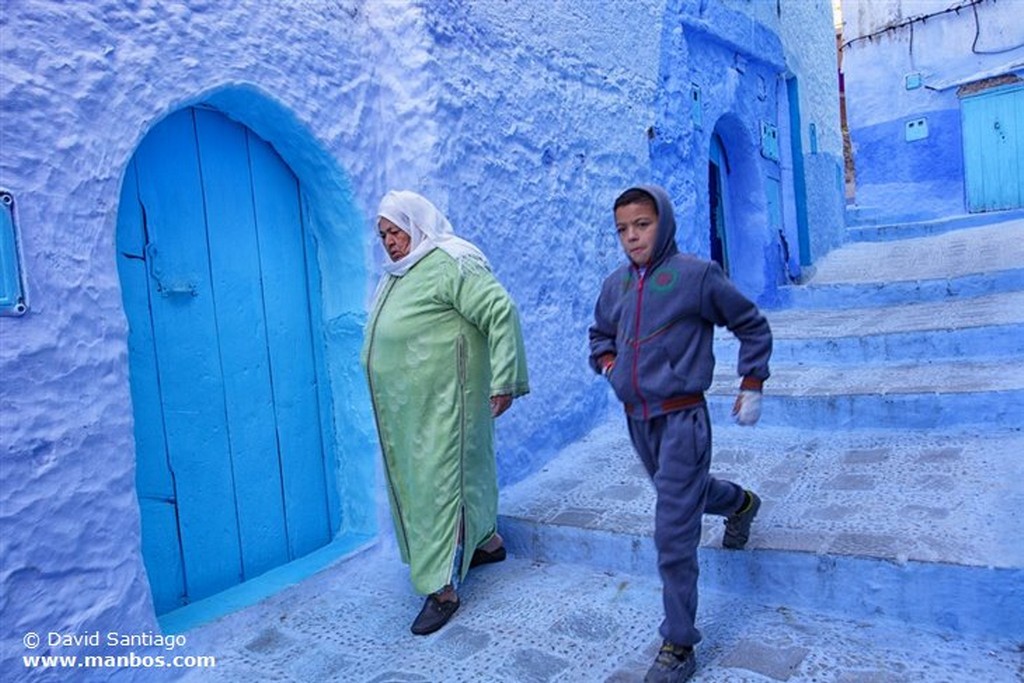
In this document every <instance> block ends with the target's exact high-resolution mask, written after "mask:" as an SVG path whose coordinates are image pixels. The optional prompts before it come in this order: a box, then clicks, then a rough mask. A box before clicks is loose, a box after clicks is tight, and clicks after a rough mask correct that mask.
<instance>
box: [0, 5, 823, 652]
mask: <svg viewBox="0 0 1024 683" xmlns="http://www.w3.org/2000/svg"><path fill="white" fill-rule="evenodd" d="M823 7H824V9H823ZM241 27H244V30H243V29H242V28H241ZM794 27H800V29H799V30H797V29H796V28H794ZM778 36H783V37H782V38H779V37H778ZM691 41H692V42H691ZM0 42H2V44H3V46H4V49H3V53H2V59H3V64H2V66H3V68H2V69H0V93H2V95H3V96H2V98H0V117H2V118H3V120H4V122H5V125H3V126H2V127H0V147H2V149H3V150H4V154H3V155H0V185H3V189H6V190H9V191H11V192H13V193H14V194H15V197H16V200H17V205H18V207H19V216H18V217H19V223H20V225H21V228H22V238H23V244H22V246H23V252H24V256H25V258H24V265H25V277H26V285H27V289H28V292H29V295H30V302H31V308H30V310H29V311H28V313H27V314H26V315H25V316H23V317H21V318H18V319H13V318H0V338H2V339H3V340H4V343H3V344H0V376H2V377H3V378H4V381H3V382H2V383H0V408H2V410H0V416H2V420H3V425H2V429H0V452H3V453H4V454H5V458H6V459H5V461H4V467H3V468H0V491H3V496H4V500H3V505H2V506H0V554H2V555H3V557H4V561H5V572H4V573H3V574H2V575H0V589H2V592H3V594H4V596H5V600H6V602H5V603H4V619H3V624H2V631H0V660H2V663H3V665H5V666H6V665H9V664H10V663H11V662H16V661H17V659H16V658H17V657H19V656H20V654H22V653H23V647H22V645H21V641H20V639H21V634H23V633H24V632H26V631H28V630H37V631H47V630H66V631H67V630H78V631H85V630H90V629H106V628H112V627H113V625H116V627H117V628H118V629H120V630H122V631H127V630H134V631H143V630H153V629H156V628H157V624H156V621H155V617H154V612H153V608H152V603H151V600H150V596H149V588H148V584H147V579H146V575H145V572H144V569H143V566H142V561H141V556H140V552H139V548H140V531H139V512H138V510H139V508H138V501H137V497H136V491H135V463H134V443H133V437H132V431H133V424H132V422H133V413H132V405H131V400H130V392H129V382H128V362H127V357H128V354H127V336H128V335H127V328H126V320H125V314H124V310H123V308H122V306H121V300H122V298H121V292H120V284H119V281H118V275H117V269H116V262H115V239H114V236H115V227H116V221H117V215H118V207H119V198H120V189H121V185H122V181H123V178H124V174H125V171H126V168H127V167H128V164H129V161H130V159H131V157H132V155H133V154H134V152H135V150H136V148H137V147H138V145H139V143H140V141H141V140H142V139H143V137H144V136H145V135H146V133H147V131H149V130H150V129H151V128H152V127H153V126H154V125H156V123H157V122H159V121H161V120H163V119H164V118H165V117H166V116H168V115H169V114H171V113H172V112H175V111H178V110H180V109H181V108H183V107H187V106H192V105H201V106H210V107H213V108H215V109H217V110H219V111H221V112H223V113H225V114H226V115H227V116H228V117H230V118H232V119H234V120H236V121H238V122H240V123H242V124H244V125H245V126H247V127H249V128H250V129H252V130H253V131H254V132H255V133H256V134H257V135H259V136H260V137H261V138H263V139H264V140H266V141H268V142H269V143H270V144H271V145H273V147H274V148H275V150H276V151H277V153H278V154H279V155H280V156H281V158H282V159H283V160H284V161H285V163H287V164H288V166H289V167H290V168H291V170H292V171H293V172H294V174H295V176H296V177H297V178H298V179H299V181H300V183H301V184H302V186H303V188H304V192H305V196H304V198H303V207H304V210H305V211H306V215H305V217H306V218H307V219H308V225H309V226H310V230H311V233H312V234H313V236H314V241H315V242H316V258H317V260H318V262H319V266H320V271H321V275H322V281H323V288H322V291H321V292H320V298H321V304H320V307H319V311H317V315H318V316H319V317H320V321H321V323H322V329H323V340H322V341H323V349H324V359H323V360H324V364H325V366H326V367H327V371H328V375H329V377H330V391H331V397H332V399H333V411H332V413H331V414H330V415H329V416H327V421H328V422H331V423H332V428H331V439H332V444H331V446H332V447H333V448H334V450H335V451H336V453H337V455H338V463H339V465H338V471H337V473H336V476H337V481H338V486H339V492H341V493H342V495H340V496H339V498H340V500H339V506H340V507H341V510H340V513H339V514H340V520H341V521H340V525H341V533H345V532H348V531H351V532H355V533H362V532H366V531H368V530H370V531H372V530H374V529H377V528H384V529H387V528H388V526H389V522H388V521H387V508H386V501H385V497H384V493H383V488H382V486H381V484H380V480H379V478H378V477H377V470H378V467H379V464H378V459H379V456H378V454H377V452H376V444H375V434H374V430H373V422H372V416H371V415H370V412H369V402H368V400H367V399H366V395H365V385H364V379H363V376H362V372H361V369H360V368H359V365H358V362H357V359H356V358H355V357H354V356H353V354H352V353H351V352H350V351H351V349H353V348H356V347H357V346H358V344H359V340H360V339H361V336H362V327H363V324H364V323H365V307H366V304H367V299H368V297H369V292H370V291H372V287H373V284H374V282H375V281H376V277H377V275H378V273H379V265H378V264H379V263H380V261H381V259H382V258H383V254H382V253H381V252H380V250H379V248H378V247H377V246H376V244H375V239H374V235H375V233H374V230H373V225H372V218H373V213H374V210H375V207H376V205H377V202H378V200H379V198H380V197H381V196H382V195H383V194H384V192H386V191H387V190H388V189H391V188H411V189H416V190H419V191H421V192H423V193H424V194H427V195H428V196H430V197H431V198H432V199H433V200H434V201H435V202H436V203H437V204H438V205H439V206H440V207H442V208H443V209H445V210H446V211H447V212H448V214H449V216H450V217H451V219H452V222H453V223H454V225H455V227H456V229H457V231H459V232H460V233H462V234H464V235H465V236H467V237H468V238H470V239H472V240H474V241H476V242H477V243H479V244H480V245H481V247H482V248H483V249H484V250H485V251H486V252H487V253H488V255H489V256H490V257H491V259H492V260H493V262H494V263H495V269H496V271H497V273H498V276H499V277H500V278H501V280H502V281H503V282H504V283H505V284H506V286H507V287H508V289H509V290H510V291H511V293H512V295H513V296H514V297H515V299H516V300H517V301H518V302H519V304H520V308H521V311H522V315H523V322H524V333H525V337H526V344H527V353H528V356H529V362H530V369H531V378H532V385H533V392H532V393H531V395H529V396H528V397H525V398H524V399H523V400H522V401H517V404H516V405H515V406H514V407H513V409H512V411H511V412H510V413H509V414H508V415H507V416H506V417H503V418H502V419H501V420H500V421H499V423H498V427H497V429H498V462H499V468H500V478H501V480H502V482H509V481H513V480H516V479H518V478H520V477H522V476H524V475H525V474H526V473H528V472H531V471H534V470H536V469H537V468H539V467H541V466H543V464H544V463H545V462H546V461H547V460H548V459H549V458H550V457H552V456H553V455H554V454H555V453H556V452H557V451H558V449H559V447H560V446H562V445H564V444H566V443H568V442H570V441H572V440H574V439H576V438H577V437H579V436H580V435H582V434H583V433H585V432H586V431H588V430H589V429H590V428H591V427H592V426H593V425H594V423H595V421H596V420H598V419H600V417H602V416H603V415H604V414H605V412H604V409H605V407H606V401H607V391H606V387H605V385H604V384H603V383H602V382H601V381H600V380H599V379H598V378H596V377H595V376H594V375H593V374H592V373H591V372H590V371H589V370H588V369H587V367H586V363H585V358H586V328H587V326H588V325H589V322H590V316H591V313H592V307H593V302H594V299H595V297H596V295H597V292H598V289H599V286H600V283H601V281H602V279H603V277H604V276H605V275H606V274H607V273H608V272H609V271H611V270H612V269H613V268H614V267H615V266H616V265H617V264H618V263H620V262H621V259H622V256H621V253H620V250H619V246H618V244H617V240H616V237H615V233H614V228H613V224H612V214H611V204H612V202H613V200H614V198H615V196H616V195H617V194H618V193H619V192H620V191H621V190H622V189H624V188H625V187H626V186H628V185H629V184H632V183H636V182H639V181H649V180H652V179H653V180H657V181H662V182H664V183H665V184H666V185H668V186H669V187H671V188H672V191H673V195H674V197H675V200H676V202H677V204H678V205H679V208H680V220H681V225H684V224H685V225H691V226H698V227H697V228H696V229H694V230H693V232H691V233H689V236H687V237H685V238H684V239H683V240H682V242H683V244H682V246H684V248H687V249H692V250H694V251H697V252H698V253H706V252H705V251H702V250H704V249H706V242H702V241H701V240H706V231H705V230H703V229H700V228H699V224H700V223H701V222H703V221H706V218H707V216H706V196H703V197H702V196H701V195H700V192H706V188H704V189H702V188H703V186H704V185H705V183H706V168H707V150H708V141H709V139H710V135H711V132H712V130H714V127H715V126H716V125H717V124H719V123H720V124H721V129H722V130H723V131H724V132H725V136H726V138H728V140H727V143H728V144H731V145H732V146H733V147H735V149H736V150H737V152H736V153H737V154H739V155H740V156H744V157H746V158H747V159H748V160H749V163H747V164H744V165H743V167H744V168H745V169H747V170H746V171H745V174H746V175H744V176H742V177H743V178H745V179H743V180H741V181H739V182H738V183H737V188H738V189H737V194H736V196H735V197H734V199H735V202H734V204H735V205H736V206H737V207H740V208H741V209H744V210H745V211H746V212H747V214H746V215H748V216H749V219H750V220H749V221H747V223H745V224H744V225H743V228H742V229H743V232H741V233H740V235H739V237H737V240H738V241H739V243H740V244H741V245H742V244H743V243H744V240H748V243H747V247H746V248H744V249H743V250H742V252H743V255H742V256H741V258H743V259H748V260H747V261H744V263H747V264H748V265H749V268H747V269H744V270H745V272H744V275H743V277H744V278H748V276H749V279H745V281H744V287H746V288H747V290H748V292H750V293H752V294H754V295H757V296H758V297H760V296H761V295H762V294H763V292H764V291H766V290H767V289H768V288H770V286H771V285H772V283H773V282H775V281H777V280H778V279H779V277H780V273H781V267H782V266H781V265H780V262H779V259H778V256H777V253H775V252H773V249H775V246H774V245H773V242H772V238H771V236H770V235H766V230H765V224H766V221H767V220H768V219H767V210H766V207H767V204H766V201H767V200H766V198H765V197H766V195H765V183H764V178H766V177H777V178H779V179H780V182H781V186H782V215H783V222H784V230H786V231H791V230H793V227H792V226H793V222H792V220H791V214H792V201H791V196H790V193H791V191H792V190H791V185H792V182H791V176H790V174H791V168H792V164H791V160H788V159H787V158H786V156H785V154H786V152H785V150H786V148H787V144H786V142H785V140H784V139H783V140H780V144H781V146H782V150H783V153H782V159H781V162H780V163H779V164H775V163H774V162H768V161H766V160H763V159H761V158H759V157H758V155H757V154H756V153H755V152H756V143H755V141H756V140H757V136H758V133H757V131H758V123H757V119H759V118H762V117H774V118H775V120H776V122H777V123H779V124H780V130H781V129H782V128H784V126H783V125H782V120H781V118H780V117H781V116H782V112H783V111H784V107H785V105H784V103H783V102H781V101H780V99H779V98H780V95H779V93H780V92H783V91H779V90H778V88H779V86H778V78H779V76H780V75H781V74H782V73H784V72H785V71H787V70H795V71H797V72H799V73H801V74H805V75H806V78H807V79H808V82H817V80H816V79H815V78H814V77H813V76H812V73H813V71H814V69H813V68H812V67H811V66H807V67H801V66H800V65H799V64H798V62H797V61H796V56H797V55H800V54H801V51H802V50H804V49H805V46H807V45H815V46H828V45H829V44H830V42H831V27H830V22H829V21H828V15H827V7H825V6H824V5H823V4H822V3H806V2H802V1H797V0H793V1H792V2H784V3H774V2H757V3H750V2H749V1H748V0H728V1H727V2H721V3H719V2H704V1H698V0H686V1H683V2H675V1H673V2H668V3H666V2H664V0H637V1H636V2H630V3H618V2H601V1H598V0H593V1H592V2H587V3H554V4H553V3H549V2H541V1H540V0H536V1H533V0H530V1H527V2H519V3H495V2H489V1H480V2H473V1H468V0H466V1H460V0H449V1H447V2H423V3H418V2H409V3H380V2H377V1H376V0H365V1H362V0H350V1H347V2H344V3H330V4H321V3H315V4H314V5H309V4H304V3H262V2H260V3H257V2H253V1H251V0H229V1H226V2H219V3H206V2H199V1H198V0H196V1H195V2H182V3H175V4H167V3H160V2H152V1H150V0H142V1H140V2H137V3H128V4H125V3H98V4H97V3H65V2H58V1H57V0H52V1H48V0H37V1H36V2H32V3H14V4H10V5H9V6H5V10H4V21H3V22H2V23H0ZM815 49H818V48H815ZM824 49H825V48H824V47H822V48H821V50H824ZM762 50H764V51H765V52H764V54H762V53H761V51H762ZM737 52H739V53H741V54H747V53H750V58H749V59H746V60H745V66H744V64H743V63H741V66H744V70H743V72H742V73H740V70H738V69H736V68H735V67H736V62H735V59H736V58H735V54H736V53H737ZM823 55H824V56H823ZM832 59H834V55H828V54H827V53H824V52H821V53H815V55H814V57H813V58H808V62H809V63H812V64H821V63H822V60H824V62H825V63H829V61H830V60H832ZM709 74H717V75H718V76H720V77H721V81H719V80H717V79H716V78H712V77H710V76H709ZM827 75H828V77H834V74H831V72H827ZM694 79H697V80H698V82H700V83H702V84H704V85H705V86H706V87H707V89H708V91H707V92H706V95H705V103H706V107H707V108H706V110H705V112H704V113H705V116H704V126H705V127H704V128H702V129H701V130H700V131H699V132H698V131H694V130H693V129H692V126H691V124H690V122H689V119H688V113H687V112H688V111H689V102H688V97H689V88H690V83H691V81H693V80H694ZM761 79H763V80H764V83H765V87H764V93H765V94H764V97H763V98H761V94H762V88H761ZM820 80H821V83H822V84H823V85H822V86H821V88H819V89H816V88H808V91H807V95H806V97H807V98H808V101H807V103H806V104H807V107H806V108H805V109H806V111H808V112H817V113H816V114H814V116H817V117H818V118H819V119H820V120H822V121H828V120H830V117H831V114H830V113H829V112H830V111H831V109H830V108H829V107H831V106H834V105H833V103H834V99H830V96H829V95H828V87H827V83H828V78H823V79H820ZM819 90H820V94H819V92H818V91H819ZM759 98H760V99H759ZM816 102H821V103H825V102H829V103H830V104H828V105H826V104H821V105H815V103H816ZM827 129H828V127H827V126H826V127H823V128H822V130H823V131H826V130H827ZM781 135H782V136H783V138H784V136H785V135H787V133H785V131H782V133H781ZM652 136H653V137H652ZM821 137H822V141H823V148H828V146H829V145H832V144H835V145H836V146H838V144H836V143H835V141H834V140H833V136H831V135H829V134H827V133H823V134H822V136H821ZM702 212H704V213H702ZM830 229H831V226H825V227H823V233H827V231H828V230H830ZM787 234H789V233H787ZM791 242H792V240H791ZM746 271H749V273H748V272H746ZM367 482H372V483H371V484H369V485H368V484H367Z"/></svg>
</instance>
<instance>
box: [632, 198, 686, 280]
mask: <svg viewBox="0 0 1024 683" xmlns="http://www.w3.org/2000/svg"><path fill="white" fill-rule="evenodd" d="M629 189H630V190H643V191H644V192H646V193H647V194H649V195H651V196H652V197H654V203H655V204H656V205H657V207H658V240H657V242H656V243H655V245H654V253H652V254H651V262H650V264H649V265H652V266H654V265H657V264H658V263H660V262H661V261H663V260H665V259H666V258H668V257H669V256H671V255H673V254H676V253H678V252H679V247H677V246H676V214H675V212H674V211H673V210H672V201H671V200H670V199H669V198H668V192H665V190H664V188H662V187H661V186H659V185H637V186H635V187H631V188H629ZM626 192H629V190H626Z"/></svg>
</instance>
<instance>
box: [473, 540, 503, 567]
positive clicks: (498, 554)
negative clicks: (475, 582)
mask: <svg viewBox="0 0 1024 683" xmlns="http://www.w3.org/2000/svg"><path fill="white" fill-rule="evenodd" d="M507 556H508V553H506V552H505V546H503V545H500V546H498V549H497V550H492V551H490V552H487V551H486V550H484V549H483V548H477V549H476V550H474V551H473V559H472V560H470V561H469V568H470V569H472V568H473V567H479V566H480V565H482V564H491V563H492V562H502V561H503V560H504V559H505V558H506V557H507Z"/></svg>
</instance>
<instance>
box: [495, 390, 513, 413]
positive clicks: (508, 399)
mask: <svg viewBox="0 0 1024 683" xmlns="http://www.w3.org/2000/svg"><path fill="white" fill-rule="evenodd" d="M511 406H512V394H500V395H498V396H491V417H498V416H499V415H501V414H502V413H504V412H505V411H506V410H508V409H509V408H510V407H511Z"/></svg>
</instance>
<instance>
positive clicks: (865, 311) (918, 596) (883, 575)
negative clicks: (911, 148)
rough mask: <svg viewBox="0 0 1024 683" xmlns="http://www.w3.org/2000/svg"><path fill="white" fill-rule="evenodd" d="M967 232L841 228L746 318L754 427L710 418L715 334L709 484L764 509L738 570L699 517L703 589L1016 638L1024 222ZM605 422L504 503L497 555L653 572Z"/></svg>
mask: <svg viewBox="0 0 1024 683" xmlns="http://www.w3.org/2000/svg"><path fill="white" fill-rule="evenodd" d="M979 220H980V219H979V218H978V217H974V216H972V217H967V218H964V219H961V220H960V221H959V222H957V221H956V220H945V221H935V222H933V223H931V224H927V225H926V224H923V223H922V224H915V225H914V227H913V228H911V229H905V228H901V227H900V226H891V225H885V224H881V223H879V224H877V225H868V226H864V225H856V226H854V228H853V229H852V232H851V234H852V235H853V236H856V237H859V238H863V239H869V238H870V241H858V242H851V243H849V244H847V245H845V246H844V247H842V248H840V249H838V250H836V251H835V252H833V253H832V254H829V255H828V256H827V257H826V258H824V259H822V261H821V262H820V263H819V264H817V268H816V273H815V275H814V277H813V279H812V280H811V281H810V282H808V283H806V284H804V285H801V286H794V287H791V288H789V290H788V291H786V292H785V300H786V301H787V303H788V305H787V307H786V308H784V309H780V310H772V311H767V312H766V314H767V315H768V318H769V320H770V322H771V324H772V328H773V331H774V334H775V340H776V344H775V353H774V356H773V362H772V378H771V379H770V380H769V382H768V383H767V384H766V398H765V408H764V415H763V417H762V421H761V424H760V425H758V426H757V427H755V428H753V429H749V428H740V427H737V426H735V425H733V424H732V423H731V421H730V419H729V409H730V407H731V403H732V399H733V396H734V394H735V390H736V387H737V383H738V382H737V378H736V376H735V358H736V350H737V344H736V342H735V340H733V339H732V338H731V337H730V336H729V335H728V333H722V334H720V335H718V337H717V338H716V357H717V359H718V368H717V372H716V379H715V382H714V385H713V387H712V390H711V392H710V395H709V406H710V409H711V413H712V420H713V424H714V430H715V437H714V438H715V454H714V460H713V465H712V470H713V471H714V472H715V473H716V474H719V475H721V476H724V477H726V478H730V479H733V480H735V481H738V482H740V483H743V484H744V485H747V486H749V487H750V488H753V489H755V490H757V491H758V492H759V493H760V494H761V496H762V498H763V499H764V501H765V503H764V507H763V508H762V512H761V515H760V516H759V517H758V521H757V523H756V524H755V527H754V533H753V535H752V538H751V542H750V545H749V546H748V548H749V549H750V551H749V552H739V553H737V552H730V551H725V550H722V549H721V548H720V539H721V521H720V520H718V519H713V518H706V519H705V525H704V537H703V546H704V547H703V548H702V556H701V562H702V570H703V574H702V587H703V589H705V590H714V591H724V592H726V593H728V594H730V595H733V596H743V597H746V598H747V599H749V600H751V601H752V602H756V603H757V604H770V605H777V606H779V607H780V608H803V609H813V610H818V611H820V612H824V613H828V614H833V615H835V616H836V617H837V618H838V617H840V616H841V617H844V618H861V619H865V620H870V621H874V620H878V619H881V620H893V621H896V622H905V623H907V624H908V625H913V626H915V627H920V628H925V629H933V630H936V631H937V632H942V633H945V634H947V635H948V636H949V637H958V636H963V635H965V634H973V635H977V636H983V637H993V638H998V639H1011V640H1015V641H1016V642H1018V643H1019V642H1021V641H1022V640H1024V542H1022V540H1021V539H1024V522H1022V521H1021V516H1020V515H1017V514H1014V513H1013V511H1014V510H1018V509H1021V505H1022V504H1024V432H1022V427H1024V217H1019V216H1017V215H1015V214H1012V215H1009V218H1007V216H987V217H985V220H984V221H982V222H979ZM901 230H904V232H903V233H901V232H900V231H901ZM901 234H906V235H908V236H906V237H902V238H897V236H898V235H901ZM879 235H884V239H881V238H879V237H878V236H879ZM611 400H612V401H613V402H614V398H612V399H611ZM622 422H623V420H622V417H621V415H620V414H619V412H618V410H615V409H613V410H612V411H611V413H610V414H609V416H608V420H607V421H606V422H605V423H603V424H602V425H601V426H600V427H598V428H597V429H596V430H594V432H593V433H591V434H590V435H589V436H588V437H587V438H586V439H584V440H583V441H582V442H580V443H577V444H574V445H573V446H572V447H571V448H569V449H567V450H566V451H564V452H563V453H562V454H561V455H560V456H559V457H558V458H557V459H556V460H555V461H553V462H552V463H550V464H549V465H548V466H547V467H546V468H545V469H544V471H543V472H541V473H539V474H537V475H535V476H533V477H531V478H530V479H528V480H526V481H523V482H520V483H519V484H517V485H516V486H513V487H510V488H509V489H508V490H505V491H503V493H502V495H503V498H502V508H501V509H502V513H503V515H502V518H501V520H500V525H501V528H502V530H503V533H505V535H506V538H507V540H508V542H509V545H510V549H511V550H512V552H513V553H514V554H517V555H519V556H524V557H530V558H533V559H535V560H541V561H545V562H556V563H572V562H579V563H583V564H586V565H590V566H593V567H597V568H600V569H604V570H608V571H617V572H626V573H630V572H632V573H645V572H646V573H651V572H654V571H655V552H654V547H653V540H652V534H653V524H652V520H653V509H654V498H653V493H652V491H651V489H650V486H649V485H648V483H647V481H646V477H645V474H644V472H643V470H642V468H641V467H640V465H639V464H638V462H637V461H636V457H635V456H634V455H633V453H632V451H631V448H630V444H629V440H628V437H627V436H626V434H625V428H624V425H623V424H622Z"/></svg>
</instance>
